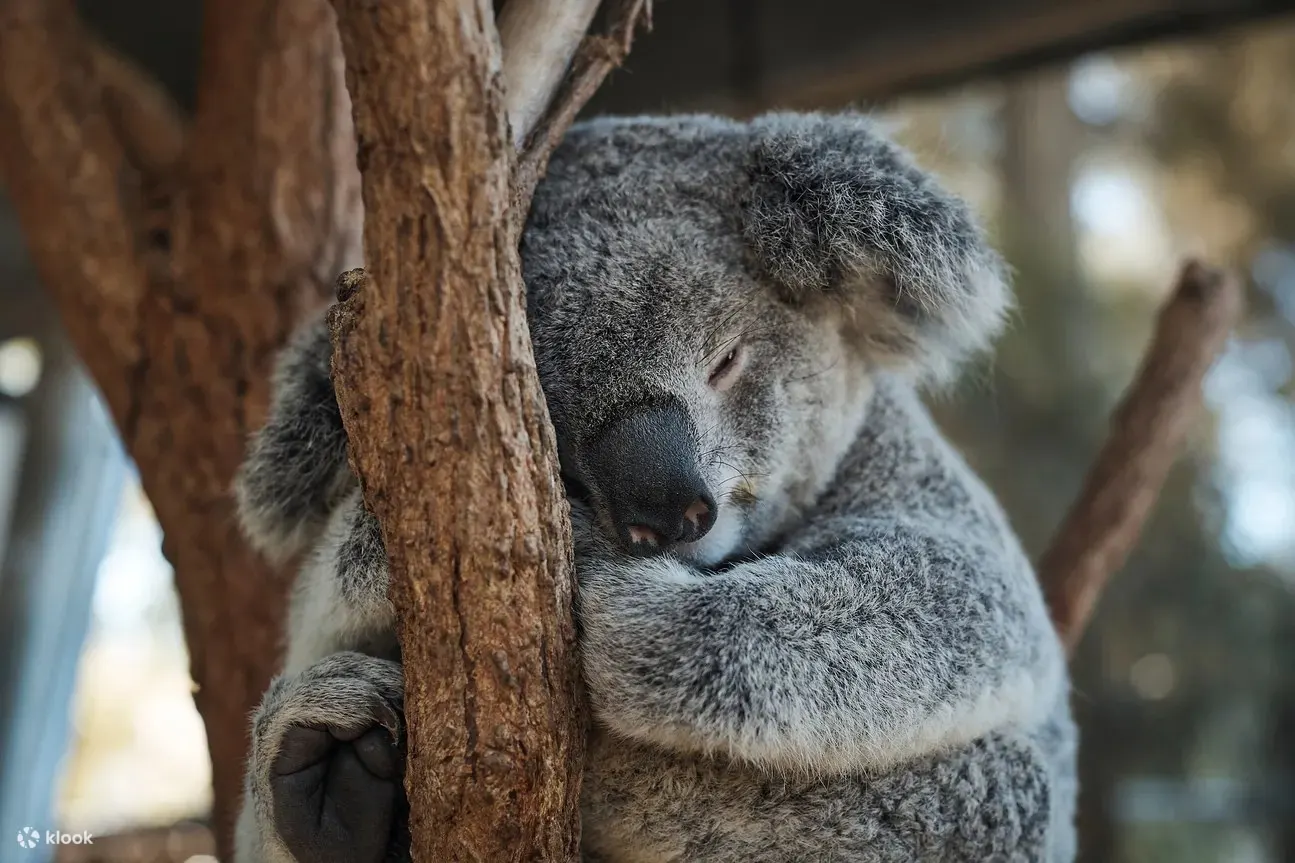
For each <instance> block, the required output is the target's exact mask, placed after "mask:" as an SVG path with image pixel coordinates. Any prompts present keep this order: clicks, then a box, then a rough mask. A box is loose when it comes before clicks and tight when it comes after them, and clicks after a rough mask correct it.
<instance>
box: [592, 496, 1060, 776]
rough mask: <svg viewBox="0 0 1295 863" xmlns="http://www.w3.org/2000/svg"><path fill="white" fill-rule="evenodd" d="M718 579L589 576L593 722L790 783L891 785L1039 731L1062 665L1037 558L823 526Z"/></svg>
mask: <svg viewBox="0 0 1295 863" xmlns="http://www.w3.org/2000/svg"><path fill="white" fill-rule="evenodd" d="M815 535H816V536H820V537H832V539H831V540H830V541H829V542H825V543H821V544H817V545H815V544H813V543H807V544H805V545H804V546H802V547H796V546H795V545H794V544H792V545H790V546H788V547H787V548H786V551H787V553H783V554H778V555H774V556H769V557H765V558H762V559H757V560H754V561H751V562H748V563H743V564H740V565H737V566H734V567H732V568H730V569H728V570H725V571H723V572H720V573H717V574H709V573H703V572H701V571H698V570H695V569H693V568H691V567H690V566H688V565H687V564H685V563H682V562H680V561H679V560H676V559H673V558H664V557H663V558H656V559H649V560H640V561H621V562H612V561H611V560H610V559H608V558H603V559H601V560H594V561H588V562H586V563H585V565H584V566H583V567H582V568H581V571H580V573H579V577H580V619H581V623H582V627H583V634H582V638H583V643H582V648H583V653H584V656H585V669H586V676H587V679H588V681H589V687H590V691H591V695H592V697H593V703H594V708H595V712H596V714H597V715H598V716H599V718H600V719H601V720H602V721H603V722H604V723H605V724H606V725H607V726H608V727H609V728H610V729H611V730H612V731H613V732H616V733H620V734H623V735H626V736H628V737H630V738H634V739H640V740H645V741H648V742H652V743H655V744H657V745H662V746H666V747H668V748H672V749H675V750H683V751H694V752H696V751H700V752H719V753H723V754H727V755H730V756H732V757H736V758H741V759H744V760H747V761H751V762H755V763H762V764H766V765H770V766H776V767H779V768H782V769H788V770H793V771H794V770H810V771H812V772H815V773H835V772H846V771H857V770H867V769H884V768H887V767H890V766H893V765H895V764H898V763H902V762H905V761H909V760H911V759H913V758H916V757H920V756H923V755H927V754H930V753H935V752H939V751H945V750H948V749H950V748H952V747H955V746H958V745H961V744H965V743H968V742H970V741H973V740H975V739H978V738H980V737H981V736H983V735H984V734H986V733H988V732H990V731H993V730H995V729H999V728H1003V727H1007V726H1011V725H1014V724H1021V725H1026V724H1030V723H1033V722H1036V721H1038V719H1039V717H1038V716H1037V715H1036V714H1037V713H1038V712H1040V711H1041V710H1042V709H1043V708H1041V706H1040V705H1048V704H1050V703H1051V702H1052V701H1053V698H1054V693H1055V692H1056V691H1058V687H1059V686H1061V681H1062V680H1063V677H1064V664H1063V662H1062V660H1061V657H1060V648H1059V645H1058V643H1057V641H1056V639H1055V636H1054V635H1053V634H1052V631H1051V629H1050V627H1049V625H1048V622H1047V616H1046V612H1045V610H1044V608H1043V604H1042V600H1041V597H1040V596H1039V593H1038V589H1037V587H1036V585H1035V584H1034V582H1033V575H1032V573H1031V572H1030V570H1029V567H1028V565H1026V564H1025V562H1024V560H1023V559H1014V558H1015V555H1013V554H1012V553H1011V552H1010V551H1007V550H1002V549H998V548H995V547H993V546H992V544H990V543H987V542H974V541H973V542H970V543H968V541H967V538H966V537H962V536H959V535H957V534H956V533H953V532H945V531H942V530H941V529H940V528H938V527H926V526H914V525H912V524H905V523H903V522H902V521H893V520H867V519H860V520H844V519H843V520H841V521H839V522H838V523H836V524H825V525H823V529H822V530H819V531H815Z"/></svg>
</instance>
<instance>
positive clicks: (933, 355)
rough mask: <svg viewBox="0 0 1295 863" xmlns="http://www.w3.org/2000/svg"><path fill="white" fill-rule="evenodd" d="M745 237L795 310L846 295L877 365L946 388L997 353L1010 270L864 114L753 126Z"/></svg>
mask: <svg viewBox="0 0 1295 863" xmlns="http://www.w3.org/2000/svg"><path fill="white" fill-rule="evenodd" d="M751 131H752V143H751V150H750V154H749V162H748V174H749V178H750V183H751V184H750V187H749V190H748V192H747V195H748V197H747V199H746V201H745V202H744V207H743V231H744V233H745V239H746V242H747V244H748V245H749V247H750V248H751V250H752V251H753V252H754V256H755V260H756V265H757V266H758V267H759V268H760V269H761V270H763V272H764V275H765V276H766V277H768V278H770V279H771V280H773V281H774V283H775V284H777V285H778V287H779V289H780V290H782V291H783V293H784V294H785V296H787V298H788V299H789V300H792V301H803V300H805V299H807V298H808V297H809V296H810V295H811V294H813V293H815V292H819V293H831V294H836V295H838V296H841V297H842V298H843V299H844V300H845V306H846V308H847V309H848V310H850V312H851V313H852V314H853V317H854V320H855V322H856V323H857V328H858V332H859V333H860V335H861V337H862V338H863V339H864V340H865V342H866V344H867V346H868V348H869V350H870V351H871V352H872V353H873V355H874V357H875V358H876V359H877V360H878V361H879V362H882V363H884V364H886V365H890V366H900V367H905V368H907V369H909V370H911V371H913V372H915V373H916V374H917V375H918V376H919V377H921V378H924V379H926V380H929V381H933V382H938V381H942V380H947V379H948V378H950V377H952V374H953V372H954V371H955V370H956V368H957V367H958V365H959V363H960V362H961V361H962V360H963V359H965V358H966V357H967V356H968V355H970V354H972V353H974V352H976V351H978V350H980V349H982V348H984V347H986V346H987V345H988V343H989V342H990V340H991V339H992V338H993V337H994V336H995V335H997V333H998V331H999V329H1000V328H1001V326H1002V321H1003V317H1004V313H1005V311H1006V309H1007V307H1008V305H1009V302H1010V296H1009V295H1010V292H1009V289H1008V285H1007V278H1006V269H1005V267H1004V265H1003V263H1002V260H1001V259H1000V258H999V256H998V255H997V254H996V253H995V252H994V251H993V250H992V249H991V248H989V246H988V245H987V244H986V242H985V239H984V236H983V235H982V233H981V231H980V229H979V227H978V226H977V225H976V223H975V221H974V219H973V218H972V215H971V213H970V211H969V210H968V208H967V206H966V205H965V204H964V203H963V202H962V201H961V200H959V199H957V198H955V197H954V196H952V195H950V194H949V193H947V192H945V191H944V190H943V189H941V188H940V187H939V185H938V184H937V183H936V182H935V180H934V179H933V178H932V177H931V176H930V175H929V174H927V173H926V172H924V171H923V170H922V169H920V168H918V167H917V166H916V165H915V164H914V163H913V162H912V161H911V160H910V158H909V157H908V155H907V154H906V153H905V152H904V151H903V150H901V149H900V148H899V147H898V146H897V145H896V144H894V143H893V142H891V141H890V140H889V139H887V138H886V137H885V136H884V135H883V134H882V133H881V132H880V131H879V130H878V129H877V126H876V124H875V123H873V122H872V121H871V120H869V119H868V118H867V117H864V116H862V115H858V114H843V115H822V114H771V115H767V116H765V117H762V118H759V119H757V120H755V121H754V122H753V123H752V125H751Z"/></svg>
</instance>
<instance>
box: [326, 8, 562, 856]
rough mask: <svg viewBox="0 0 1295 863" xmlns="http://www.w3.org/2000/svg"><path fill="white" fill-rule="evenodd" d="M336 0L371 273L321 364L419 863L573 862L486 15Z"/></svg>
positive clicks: (556, 504) (544, 483)
mask: <svg viewBox="0 0 1295 863" xmlns="http://www.w3.org/2000/svg"><path fill="white" fill-rule="evenodd" d="M334 2H335V5H336V8H337V11H338V26H339V29H340V31H341V34H342V43H343V46H344V49H345V55H346V62H347V72H348V75H347V81H348V84H349V85H350V90H351V95H352V98H353V100H354V112H355V126H356V132H357V135H358V139H359V153H360V162H361V166H362V173H363V189H364V204H365V211H366V219H365V229H364V239H365V258H366V261H367V264H368V273H369V274H370V275H371V279H369V280H368V282H367V284H364V282H363V276H362V275H361V274H352V275H351V276H350V277H349V278H348V279H346V280H343V282H342V283H340V284H339V291H338V292H339V296H344V297H348V299H346V300H345V302H343V303H342V304H341V305H339V306H337V307H335V310H334V313H333V316H332V325H333V329H334V354H333V378H334V383H335V386H336V389H337V395H338V402H339V404H340V406H341V408H342V416H343V421H344V423H345V425H346V431H347V437H348V440H349V442H350V456H351V460H352V465H353V467H354V468H355V471H356V473H357V475H358V476H359V477H360V480H361V484H362V487H363V489H364V496H365V501H366V503H367V504H368V506H369V507H370V509H371V510H372V511H373V512H374V513H375V515H377V516H378V519H379V521H380V522H381V524H382V528H383V538H384V541H385V546H386V549H387V553H388V558H389V560H390V564H391V587H390V595H391V597H392V601H393V604H394V605H395V608H396V617H397V630H398V635H399V637H400V642H401V648H402V658H403V661H404V670H405V681H406V698H405V718H406V721H407V728H408V736H409V750H408V753H409V754H408V762H409V770H408V773H407V777H406V787H407V790H408V792H409V803H410V832H411V835H412V840H413V847H414V859H421V860H499V861H504V860H518V861H520V860H532V859H542V860H552V861H561V860H574V859H575V856H576V853H577V849H578V843H579V827H578V824H579V808H578V804H579V790H580V779H581V770H582V767H583V749H584V715H583V711H582V709H581V704H580V700H579V699H578V698H577V697H576V691H577V677H578V666H577V663H576V659H575V652H574V651H575V633H574V624H573V621H572V616H571V600H572V584H571V545H570V537H569V528H568V522H567V509H566V500H565V496H564V494H563V489H562V484H561V482H560V481H559V478H558V472H557V456H556V445H555V441H554V436H553V431H552V428H551V427H550V425H549V421H548V415H547V411H546V408H545V406H544V400H543V396H542V395H541V393H540V388H539V381H538V377H537V374H536V371H535V366H534V358H533V356H532V353H531V345H530V337H529V332H528V329H527V325H526V316H525V303H524V292H523V287H522V281H521V267H520V262H519V258H518V249H517V239H518V238H517V234H516V233H515V231H514V228H513V223H512V222H511V221H510V220H509V219H508V215H509V213H508V207H509V204H510V201H511V194H510V188H509V179H510V175H511V168H512V165H513V144H512V142H511V141H510V140H509V137H508V135H507V131H506V130H507V128H508V125H507V121H506V116H505V114H504V100H503V99H502V96H501V93H500V90H499V84H498V81H497V80H496V78H495V71H496V70H498V69H499V68H500V67H501V64H500V62H499V58H498V56H497V51H498V44H499V41H498V38H497V36H496V34H495V33H494V32H493V28H494V23H493V14H492V10H491V6H490V3H488V2H485V0H439V2H428V0H386V2H383V3H382V4H374V3H371V2H367V0H334ZM433 381H434V382H435V384H434V386H433V385H431V382H433ZM395 441H399V442H400V443H399V444H398V445H395V446H393V445H392V442H395Z"/></svg>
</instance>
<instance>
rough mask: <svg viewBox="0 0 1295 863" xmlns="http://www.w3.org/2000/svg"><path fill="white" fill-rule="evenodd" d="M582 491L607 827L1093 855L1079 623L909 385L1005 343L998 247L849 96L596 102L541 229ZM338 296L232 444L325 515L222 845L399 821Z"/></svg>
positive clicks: (259, 859) (636, 861)
mask: <svg viewBox="0 0 1295 863" xmlns="http://www.w3.org/2000/svg"><path fill="white" fill-rule="evenodd" d="M521 252H522V260H523V271H524V277H525V282H526V290H527V306H528V314H529V326H530V330H531V335H532V341H533V344H534V350H535V359H536V364H537V367H538V372H539V376H540V381H541V385H542V388H543V391H544V394H545V398H546V400H547V403H548V408H549V412H550V415H551V417H552V420H553V423H554V428H555V430H556V433H557V440H558V448H559V457H560V462H561V467H562V474H563V479H564V481H565V483H566V487H567V493H568V498H569V500H570V503H571V513H572V527H573V531H574V539H575V549H576V556H575V562H576V577H577V581H578V596H577V607H576V614H577V622H578V626H579V638H580V644H581V654H582V661H583V664H584V674H585V678H586V684H587V689H588V693H589V697H590V702H591V708H592V712H593V717H594V723H593V729H592V731H591V738H590V740H589V752H588V761H587V765H586V769H585V776H584V784H583V790H582V820H583V836H582V854H583V857H584V859H585V860H586V861H590V863H593V861H600V863H666V861H713V863H738V861H741V863H760V861H802V860H804V861H847V860H848V861H875V863H899V861H905V863H907V861H919V860H920V861H942V862H943V863H951V861H1046V863H1067V861H1071V860H1073V858H1074V856H1075V831H1074V826H1073V820H1074V806H1075V798H1076V780H1075V754H1076V732H1075V728H1074V724H1073V721H1072V718H1071V715H1070V710H1069V704H1068V697H1069V691H1068V690H1069V684H1068V680H1067V673H1066V667H1065V661H1064V657H1063V653H1062V650H1061V646H1060V643H1059V641H1058V639H1057V637H1056V635H1055V634H1054V631H1053V629H1052V626H1051V625H1050V623H1049V619H1048V615H1047V612H1046V609H1045V606H1044V602H1043V598H1042V595H1041V591H1040V589H1039V587H1038V585H1037V582H1036V580H1035V575H1034V572H1033V570H1032V567H1031V564H1030V562H1029V560H1028V558H1027V556H1026V555H1025V553H1024V552H1023V551H1022V548H1021V546H1020V544H1019V542H1018V540H1017V538H1016V536H1015V535H1014V533H1013V531H1012V529H1011V527H1010V525H1009V523H1008V520H1007V518H1006V516H1005V515H1004V513H1003V512H1002V510H1001V508H1000V507H999V505H998V503H997V502H996V500H995V498H994V497H993V495H992V494H991V492H990V491H989V490H988V489H987V488H986V487H985V485H984V484H983V483H982V482H981V481H980V480H979V479H978V478H977V477H976V476H975V475H974V474H973V472H972V471H971V470H970V468H969V467H968V465H967V464H966V463H965V462H964V461H963V459H962V458H961V457H960V456H959V454H958V453H957V452H956V451H955V450H954V449H953V447H952V446H951V445H950V444H949V443H948V442H947V441H946V440H945V438H944V437H943V436H942V435H941V433H940V432H939V430H938V429H937V428H936V426H935V424H934V423H933V421H932V419H931V418H930V416H929V415H928V413H927V411H926V410H925V408H924V407H923V404H922V401H921V399H920V396H919V393H920V391H921V390H922V389H923V388H934V387H939V386H941V385H943V384H946V383H947V382H949V381H950V380H952V378H953V377H954V375H955V374H956V373H957V371H958V370H959V368H960V367H961V366H962V365H963V364H964V362H965V361H966V360H967V359H968V358H970V357H972V356H974V355H976V354H977V353H979V352H981V351H983V350H984V349H986V348H987V347H988V346H989V344H990V343H991V342H992V339H993V337H994V336H995V335H996V334H997V332H998V331H999V329H1000V328H1001V326H1002V322H1003V320H1004V316H1005V313H1006V310H1007V309H1008V308H1009V306H1010V290H1009V288H1008V284H1007V277H1006V270H1005V267H1004V265H1003V263H1002V262H1001V260H1000V259H999V257H998V256H997V255H996V254H995V252H994V251H993V250H992V249H991V248H989V246H988V245H987V243H986V240H985V238H984V236H983V234H982V232H981V230H980V229H979V228H978V227H977V225H976V223H975V221H974V219H973V218H972V216H971V214H970V213H969V211H968V209H967V207H966V206H965V205H964V204H963V203H962V202H960V201H959V200H958V199H956V198H955V197H953V196H951V195H950V194H948V193H947V192H945V191H944V190H942V189H941V188H940V186H939V185H938V184H937V183H936V182H935V180H934V179H933V178H932V177H931V176H929V175H928V174H927V173H925V172H923V171H922V170H921V169H920V168H918V167H917V166H916V164H915V163H914V162H913V161H912V160H911V159H910V157H909V156H908V155H907V154H905V153H904V152H903V151H902V150H901V149H900V148H899V147H898V146H897V145H895V144H894V143H892V142H891V141H890V140H889V139H887V138H886V137H885V135H884V134H883V133H882V132H881V131H880V130H879V129H878V127H877V126H876V125H875V124H874V123H873V122H872V121H871V120H870V119H869V118H867V117H866V116H863V115H858V114H842V115H820V114H771V115H767V116H763V117H760V118H757V119H755V120H752V121H750V122H737V121H732V120H727V119H722V118H718V117H711V116H696V115H687V116H672V117H636V118H615V119H613V118H604V119H597V120H592V121H588V122H584V123H582V124H579V125H577V126H576V127H574V128H573V129H572V130H571V131H570V133H569V134H568V135H567V137H566V139H565V141H564V142H563V144H562V145H561V146H560V147H559V149H558V150H557V152H556V153H555V154H554V157H553V160H552V163H551V165H550V167H549V170H548V175H547V177H546V179H545V180H544V181H543V183H542V184H541V186H540V188H539V190H538V192H537V195H536V198H535V201H534V204H533V207H532V211H531V213H530V216H529V220H528V223H527V228H526V230H525V233H524V237H523V240H522V248H521ZM330 350H331V349H330V346H329V339H328V333H327V330H326V327H325V326H324V323H323V320H322V318H317V319H315V320H314V321H312V322H309V323H308V324H306V325H305V326H304V328H303V329H302V331H301V332H300V334H299V335H298V336H297V337H296V338H295V339H294V340H293V342H292V344H291V345H290V346H289V347H288V348H287V349H286V351H285V353H284V355H283V357H282V358H281V360H280V362H279V366H278V369H277V371H276V375H275V379H274V397H273V403H272V406H271V410H270V413H269V419H268V421H267V424H266V425H265V427H264V428H263V429H262V430H261V431H260V432H258V433H257V434H256V435H255V436H254V438H253V440H252V442H251V445H250V450H249V454H248V457H247V460H246V463H245V464H244V466H243V468H242V470H241V471H240V474H239V477H238V479H237V482H236V493H237V498H238V503H239V511H240V513H241V518H242V520H243V524H244V527H245V529H246V532H247V533H248V535H249V536H250V537H251V539H252V540H253V541H254V542H255V543H256V544H257V546H258V547H259V548H261V549H262V550H263V551H265V552H266V553H267V554H270V555H272V556H274V557H276V558H278V559H285V558H288V557H291V556H293V555H295V554H299V553H301V552H303V551H305V552H308V557H307V560H306V563H305V565H304V566H303V568H302V571H301V573H300V576H299V578H298V583H297V586H296V591H295V594H294V597H293V600H292V608H291V613H290V621H289V633H288V643H287V655H286V658H285V664H284V669H283V672H282V674H281V675H280V676H279V677H278V678H276V679H275V681H274V682H273V684H272V685H271V686H270V688H269V690H268V691H267V693H266V695H265V697H264V700H263V702H262V704H261V706H260V708H259V710H258V711H257V713H256V715H255V717H254V720H253V728H252V752H251V757H250V761H249V766H248V770H247V781H246V789H245V792H246V793H245V801H244V806H243V810H242V813H241V816H240V821H239V827H238V838H237V844H238V855H237V861H238V863H284V862H285V861H295V863H332V861H339V863H340V861H347V863H355V861H361V863H363V861H380V860H390V859H407V858H408V853H409V852H408V835H407V824H406V818H407V803H406V801H405V798H404V796H403V789H402V776H401V770H402V765H403V760H404V754H403V748H402V747H403V742H402V717H401V714H402V706H403V705H402V697H403V692H402V674H401V668H400V654H399V647H398V645H397V643H396V640H395V638H394V635H393V629H394V626H393V612H392V609H391V606H390V604H389V602H388V600H387V596H386V587H387V579H388V573H387V563H386V557H385V553H384V550H383V543H382V537H381V532H380V530H379V528H378V525H377V522H376V521H375V519H374V518H373V516H372V515H371V514H370V513H369V512H368V511H367V510H366V509H365V507H364V503H363V500H362V498H361V495H360V492H359V490H358V485H357V482H356V479H355V477H354V476H353V475H352V474H351V473H350V470H349V468H348V465H347V459H346V446H347V444H346V435H345V432H344V430H343V428H342V423H341V419H340V415H339V412H338V408H337V404H336V401H335V397H334V391H333V388H332V385H331V382H330V377H329V362H330V356H331V354H330Z"/></svg>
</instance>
